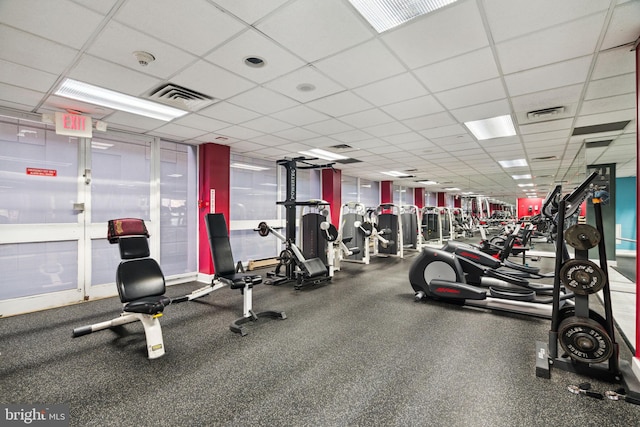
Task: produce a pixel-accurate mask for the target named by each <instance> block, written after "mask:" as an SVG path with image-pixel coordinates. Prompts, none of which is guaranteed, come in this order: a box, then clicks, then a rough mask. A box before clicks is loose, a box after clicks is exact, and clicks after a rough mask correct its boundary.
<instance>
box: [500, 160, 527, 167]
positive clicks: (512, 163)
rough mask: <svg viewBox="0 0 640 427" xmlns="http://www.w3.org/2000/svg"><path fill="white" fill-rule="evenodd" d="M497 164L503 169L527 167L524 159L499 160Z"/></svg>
mask: <svg viewBox="0 0 640 427" xmlns="http://www.w3.org/2000/svg"><path fill="white" fill-rule="evenodd" d="M498 163H500V166H502V167H503V168H517V167H524V166H528V165H527V161H526V160H525V159H516V160H499V161H498Z"/></svg>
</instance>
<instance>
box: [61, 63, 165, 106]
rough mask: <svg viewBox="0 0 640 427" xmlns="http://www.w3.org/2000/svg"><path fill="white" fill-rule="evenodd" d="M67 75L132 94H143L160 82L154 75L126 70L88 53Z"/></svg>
mask: <svg viewBox="0 0 640 427" xmlns="http://www.w3.org/2000/svg"><path fill="white" fill-rule="evenodd" d="M122 75H126V76H127V78H126V79H123V78H121V76H122ZM69 77H71V78H73V79H76V80H80V81H81V82H85V83H90V84H93V85H96V86H100V87H103V88H106V89H111V90H115V91H118V92H123V93H126V94H128V95H133V96H140V95H143V94H144V93H146V92H147V91H148V90H150V89H151V88H152V87H154V86H157V85H158V84H159V83H160V82H161V80H160V79H157V78H155V77H151V76H149V75H147V74H142V73H138V72H135V71H131V70H128V69H126V68H124V67H122V66H120V65H116V64H113V63H111V62H107V61H103V60H101V59H98V58H94V57H93V56H90V55H83V56H82V58H81V59H80V61H79V62H78V64H77V65H76V67H75V68H74V69H73V70H72V71H71V72H70V73H69ZM141 89H142V90H141Z"/></svg>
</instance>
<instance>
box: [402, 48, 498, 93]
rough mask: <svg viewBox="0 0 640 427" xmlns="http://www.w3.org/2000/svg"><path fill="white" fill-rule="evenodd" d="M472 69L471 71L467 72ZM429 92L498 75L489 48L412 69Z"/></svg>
mask: <svg viewBox="0 0 640 427" xmlns="http://www.w3.org/2000/svg"><path fill="white" fill-rule="evenodd" d="M470 69H473V73H470V72H468V71H469V70H470ZM414 73H415V75H416V76H417V77H418V79H420V80H421V81H422V82H423V83H424V84H425V85H426V86H427V88H429V90H430V91H431V92H441V91H444V90H447V89H453V88H455V87H460V86H466V85H468V84H471V83H476V82H480V81H483V80H489V79H493V78H496V77H499V75H500V74H499V73H498V67H497V66H496V62H495V60H494V58H493V53H492V52H491V48H489V47H486V48H484V49H478V50H476V51H473V52H470V53H467V54H464V55H460V56H457V57H455V58H451V59H447V60H445V61H441V62H438V63H435V64H432V65H427V66H426V67H422V68H418V69H417V70H415V71H414Z"/></svg>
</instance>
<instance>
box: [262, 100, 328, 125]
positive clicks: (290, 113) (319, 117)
mask: <svg viewBox="0 0 640 427" xmlns="http://www.w3.org/2000/svg"><path fill="white" fill-rule="evenodd" d="M272 117H274V118H276V119H278V120H282V121H283V122H287V123H291V124H293V125H297V126H304V125H308V124H311V123H315V122H321V121H324V120H327V119H329V116H327V115H326V114H322V113H319V112H317V111H315V110H312V109H311V108H309V107H307V106H305V105H298V106H296V107H293V108H289V109H287V110H284V111H279V112H277V113H274V114H272Z"/></svg>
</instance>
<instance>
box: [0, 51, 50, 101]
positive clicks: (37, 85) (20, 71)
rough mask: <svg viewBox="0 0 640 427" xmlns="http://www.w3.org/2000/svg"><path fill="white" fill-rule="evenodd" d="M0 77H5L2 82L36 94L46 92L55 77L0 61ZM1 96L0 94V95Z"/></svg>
mask: <svg viewBox="0 0 640 427" xmlns="http://www.w3.org/2000/svg"><path fill="white" fill-rule="evenodd" d="M0 75H3V76H5V79H4V82H5V83H8V84H10V85H13V86H19V87H23V88H28V89H32V90H35V91H37V92H42V93H44V92H47V91H48V90H49V89H50V88H51V86H52V85H53V84H54V83H55V82H56V79H57V77H58V76H57V75H55V74H50V73H46V72H44V71H40V70H36V69H34V68H29V67H24V66H22V65H18V64H15V63H13V62H8V61H3V60H1V59H0ZM0 96H1V94H0Z"/></svg>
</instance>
